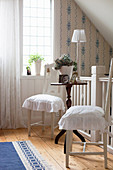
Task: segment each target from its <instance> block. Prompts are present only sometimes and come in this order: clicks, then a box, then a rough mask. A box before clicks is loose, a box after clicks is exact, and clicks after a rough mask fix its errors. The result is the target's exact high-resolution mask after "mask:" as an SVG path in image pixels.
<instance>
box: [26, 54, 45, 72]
mask: <svg viewBox="0 0 113 170" xmlns="http://www.w3.org/2000/svg"><path fill="white" fill-rule="evenodd" d="M43 60H44V58H43V57H41V55H39V54H38V53H37V54H31V55H30V56H29V60H28V63H29V66H31V65H32V63H33V62H34V63H35V73H36V75H40V70H41V62H42V61H43Z"/></svg>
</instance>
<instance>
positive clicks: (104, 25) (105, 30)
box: [75, 0, 113, 47]
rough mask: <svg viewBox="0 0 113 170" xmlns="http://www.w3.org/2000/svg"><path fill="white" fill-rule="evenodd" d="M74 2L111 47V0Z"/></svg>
mask: <svg viewBox="0 0 113 170" xmlns="http://www.w3.org/2000/svg"><path fill="white" fill-rule="evenodd" d="M75 2H76V3H77V4H78V5H79V7H80V8H81V9H82V11H83V12H84V13H85V14H86V15H87V17H88V18H89V19H90V20H91V21H92V23H93V24H94V25H95V27H96V28H97V29H98V30H99V32H100V33H101V34H102V35H103V37H104V38H105V40H106V41H107V42H108V43H109V45H111V46H112V47H113V0H75Z"/></svg>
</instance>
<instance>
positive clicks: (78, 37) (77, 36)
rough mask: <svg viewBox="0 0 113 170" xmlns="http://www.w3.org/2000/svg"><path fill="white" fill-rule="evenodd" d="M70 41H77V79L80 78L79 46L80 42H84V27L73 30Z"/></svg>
mask: <svg viewBox="0 0 113 170" xmlns="http://www.w3.org/2000/svg"><path fill="white" fill-rule="evenodd" d="M71 42H75V43H77V73H78V80H80V73H81V55H80V56H79V46H80V43H82V42H86V35H85V31H84V29H76V30H74V32H73V36H72V40H71Z"/></svg>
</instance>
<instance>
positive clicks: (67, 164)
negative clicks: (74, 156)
mask: <svg viewBox="0 0 113 170" xmlns="http://www.w3.org/2000/svg"><path fill="white" fill-rule="evenodd" d="M71 137H72V131H70V130H67V131H66V168H68V167H69V153H70V148H71V147H70V145H71V140H72V139H71Z"/></svg>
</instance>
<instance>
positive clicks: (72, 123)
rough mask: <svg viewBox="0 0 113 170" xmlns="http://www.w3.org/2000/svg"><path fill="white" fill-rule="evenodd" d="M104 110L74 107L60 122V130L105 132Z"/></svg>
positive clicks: (91, 107) (93, 107) (95, 107)
mask: <svg viewBox="0 0 113 170" xmlns="http://www.w3.org/2000/svg"><path fill="white" fill-rule="evenodd" d="M104 128H105V119H104V110H103V109H102V108H101V107H98V106H72V107H70V108H69V109H68V110H67V111H66V113H65V114H64V115H63V116H62V118H61V119H60V121H59V129H65V130H77V129H78V130H86V129H87V130H103V129H104Z"/></svg>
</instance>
